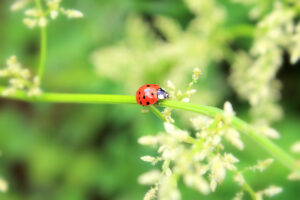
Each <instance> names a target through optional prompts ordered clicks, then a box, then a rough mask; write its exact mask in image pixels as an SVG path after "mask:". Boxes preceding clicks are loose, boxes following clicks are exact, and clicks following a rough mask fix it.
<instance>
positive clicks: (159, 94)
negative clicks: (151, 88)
mask: <svg viewBox="0 0 300 200" xmlns="http://www.w3.org/2000/svg"><path fill="white" fill-rule="evenodd" d="M168 97H169V94H168V92H167V91H166V90H165V89H164V88H159V89H158V91H157V98H158V99H159V100H163V99H167V98H168Z"/></svg>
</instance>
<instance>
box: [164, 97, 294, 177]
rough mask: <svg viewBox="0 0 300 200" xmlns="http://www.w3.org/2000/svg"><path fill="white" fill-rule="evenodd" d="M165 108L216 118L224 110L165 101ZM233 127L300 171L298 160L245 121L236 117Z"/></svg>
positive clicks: (289, 167)
mask: <svg viewBox="0 0 300 200" xmlns="http://www.w3.org/2000/svg"><path fill="white" fill-rule="evenodd" d="M161 105H162V106H164V107H171V108H176V109H181V110H186V111H192V112H196V113H200V114H203V115H206V116H209V117H216V116H218V115H222V114H223V110H221V109H219V108H215V107H211V106H202V105H195V104H191V103H185V102H176V101H164V102H163V103H162V104H161ZM232 125H233V127H234V128H236V129H237V130H239V131H240V132H243V133H245V134H246V135H248V136H249V137H250V138H252V139H253V140H254V141H256V142H257V143H258V144H260V145H261V146H262V147H263V148H264V149H265V150H267V151H268V152H269V153H270V154H271V155H272V156H274V157H275V158H276V159H278V161H280V162H281V163H282V164H283V165H284V166H285V167H287V168H288V169H290V170H292V171H293V170H295V171H300V166H299V165H298V164H297V162H296V160H295V159H294V158H293V157H291V156H290V155H289V154H288V153H287V152H285V151H284V150H283V149H281V148H280V147H279V146H277V145H276V144H275V143H273V142H272V141H271V140H269V139H268V138H266V137H265V136H263V135H261V134H259V133H256V131H255V130H253V128H252V127H251V126H250V125H249V124H247V123H246V122H244V121H243V120H241V119H239V118H238V117H234V118H233V120H232Z"/></svg>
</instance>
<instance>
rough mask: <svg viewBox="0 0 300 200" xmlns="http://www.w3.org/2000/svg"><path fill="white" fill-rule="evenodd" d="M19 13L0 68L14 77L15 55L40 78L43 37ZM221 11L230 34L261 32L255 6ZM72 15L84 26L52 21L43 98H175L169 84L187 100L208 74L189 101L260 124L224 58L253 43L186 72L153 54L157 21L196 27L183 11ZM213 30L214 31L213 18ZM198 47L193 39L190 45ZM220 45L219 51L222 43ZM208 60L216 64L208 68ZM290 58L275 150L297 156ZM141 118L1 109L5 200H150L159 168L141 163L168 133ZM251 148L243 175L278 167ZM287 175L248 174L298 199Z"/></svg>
mask: <svg viewBox="0 0 300 200" xmlns="http://www.w3.org/2000/svg"><path fill="white" fill-rule="evenodd" d="M11 3H12V1H10V0H1V1H0V63H1V66H5V60H6V59H7V58H8V57H9V56H11V55H17V56H18V58H19V60H20V61H21V62H22V63H23V64H24V66H27V67H29V68H30V69H31V70H32V72H35V71H36V66H37V63H38V52H39V30H38V29H33V30H30V29H28V28H27V27H25V26H24V25H23V24H22V18H23V12H22V11H21V12H16V13H12V12H11V11H10V9H9V8H10V4H11ZM218 4H220V5H221V6H222V7H223V8H225V10H226V11H227V21H226V26H228V27H230V26H232V25H234V24H238V23H247V24H254V21H251V20H249V18H248V14H247V11H248V10H247V8H246V7H243V6H240V5H237V4H233V3H232V2H230V1H218ZM63 6H65V7H70V8H76V9H79V10H81V11H82V12H83V13H84V15H85V17H84V18H83V19H79V20H69V19H66V18H65V17H59V18H58V19H57V20H55V21H51V22H50V24H49V26H48V36H49V37H48V42H49V44H48V52H47V64H46V71H45V78H44V82H43V89H44V90H45V91H53V92H74V93H107V94H128V95H134V94H135V90H136V89H137V88H138V87H139V86H140V85H142V84H145V83H148V82H150V83H158V84H160V85H161V86H163V87H166V86H167V80H172V81H173V82H174V84H175V85H176V87H179V88H181V89H184V88H185V87H186V85H187V83H188V80H189V79H190V77H191V73H192V68H193V67H195V65H196V67H202V66H197V65H207V66H206V67H205V70H204V71H205V73H204V74H205V75H203V77H202V78H201V79H200V81H199V83H198V85H197V86H196V89H197V90H198V93H197V95H195V97H193V98H192V99H191V101H192V102H193V103H199V104H200V103H203V104H207V105H214V106H218V107H222V105H223V103H224V102H225V101H226V100H229V101H230V102H232V104H233V106H234V108H235V110H236V111H237V113H238V115H239V116H241V117H243V118H244V119H249V120H250V117H249V114H248V111H249V104H248V103H247V102H246V101H243V100H240V99H239V98H238V96H237V94H236V93H235V92H234V91H233V89H232V88H231V87H230V85H229V83H228V76H229V73H230V64H229V62H228V61H227V60H225V59H223V56H221V54H222V53H224V51H226V49H227V48H230V49H233V50H234V51H238V50H239V49H248V48H249V47H250V45H251V42H252V41H251V37H250V38H249V37H247V36H245V37H243V36H241V37H239V38H236V39H234V40H232V41H231V43H228V44H226V45H227V46H226V45H224V46H225V47H224V48H223V49H219V47H218V46H217V47H218V49H214V48H213V45H212V46H208V47H203V49H202V50H203V52H204V53H203V54H202V57H201V56H200V55H198V54H195V55H194V57H192V58H190V57H189V59H190V60H189V61H190V62H187V63H185V62H183V61H182V60H184V58H182V60H180V59H178V58H177V57H176V56H174V55H176V54H172V53H170V54H172V55H169V53H168V52H169V51H172V50H173V49H176V48H177V49H176V50H175V51H177V50H178V47H181V46H180V45H177V46H176V45H174V46H167V47H164V46H160V45H156V46H153V43H155V42H153V41H155V40H153V39H152V38H151V37H158V38H160V39H161V40H164V39H165V38H164V35H163V34H162V33H161V32H159V31H158V29H157V28H155V23H156V22H155V20H154V18H155V17H156V16H168V17H170V18H172V19H174V20H175V21H177V22H178V24H179V25H180V26H181V27H182V29H183V30H184V29H185V28H186V27H187V26H188V24H189V22H190V21H191V20H192V19H193V18H194V17H195V16H194V14H193V13H192V12H191V11H190V10H189V9H188V8H187V6H186V5H185V4H184V2H182V1H180V0H143V1H141V0H85V1H80V0H64V1H63ZM220 18H221V19H222V15H220ZM210 20H212V22H210ZM204 21H207V22H209V23H214V22H215V21H213V19H209V18H205V17H204ZM216 21H217V20H216ZM148 31H149V32H148ZM150 32H151V33H150ZM245 35H247V34H245ZM189 37H190V38H192V36H188V37H187V38H185V39H187V40H188V39H189ZM145 38H146V39H145ZM210 39H212V41H214V38H210ZM215 40H218V41H217V42H216V43H217V44H219V41H222V40H223V39H222V37H218V38H215ZM191 41H194V40H192V39H191ZM153 49H154V50H153ZM179 49H180V48H179ZM187 49H189V50H190V51H191V52H194V50H193V49H190V48H187ZM189 53H190V52H187V54H189ZM224 54H226V52H225V53H224ZM208 57H209V59H210V60H212V61H213V62H208V61H206V60H204V61H203V59H204V58H205V59H208ZM132 58H136V59H135V60H132ZM288 58H289V55H288V54H286V55H283V59H284V64H283V66H282V68H281V69H280V71H279V73H278V74H277V77H278V78H279V80H281V81H282V83H283V88H282V97H281V101H280V104H281V106H282V108H283V110H284V117H283V118H282V119H281V120H280V121H277V122H275V123H274V124H273V125H274V127H275V128H276V129H277V130H278V131H279V132H280V133H281V138H280V140H278V141H276V143H277V144H279V145H280V146H281V147H282V148H284V149H286V150H287V151H289V148H290V145H291V144H292V143H293V142H294V141H296V140H297V139H298V140H299V130H300V89H299V85H300V78H299V77H300V76H299V75H300V68H299V62H298V63H296V66H291V64H290V63H289V61H288ZM110 62H113V63H112V64H111V65H110ZM297 65H298V66H297ZM140 111H141V107H140V106H135V105H78V104H76V105H71V104H29V103H24V102H19V101H13V100H7V99H3V98H1V99H0V149H1V152H2V156H1V157H0V174H1V176H2V177H3V178H4V179H5V180H6V181H7V182H8V184H9V190H8V191H7V192H6V193H1V194H0V199H5V200H23V199H28V200H40V199H43V200H48V199H49V200H53V199H55V200H81V199H82V200H108V199H118V200H135V199H142V198H143V195H144V194H145V192H146V191H147V189H148V187H145V186H141V185H139V184H138V182H137V179H138V176H139V175H140V174H142V173H144V172H146V171H147V170H149V169H151V168H152V167H153V166H151V165H149V164H147V163H144V162H142V161H141V160H140V157H141V156H143V155H145V154H154V153H155V152H154V151H152V150H151V149H148V148H146V147H144V146H140V145H139V144H138V143H137V139H138V137H140V136H142V135H146V134H157V133H158V132H159V131H163V124H162V123H161V122H160V121H159V120H158V119H157V118H155V116H153V115H152V114H151V113H149V114H146V115H145V114H141V112H140ZM179 114H181V115H179ZM191 116H192V115H191V114H190V113H182V112H179V111H178V112H176V114H175V119H176V120H177V123H178V124H179V125H180V126H181V128H182V129H190V125H189V123H188V121H189V120H188V119H189V117H191ZM244 141H245V143H246V149H245V150H244V151H243V152H238V151H236V150H234V149H231V148H230V147H229V149H228V151H232V152H234V153H235V155H236V156H237V157H238V158H239V159H240V160H241V163H240V166H246V165H251V164H254V163H256V161H257V160H259V159H261V160H262V159H265V158H268V156H269V155H268V154H266V153H265V152H264V151H263V150H262V149H261V148H260V147H258V146H257V144H256V143H254V142H252V141H248V140H244ZM298 158H299V157H298ZM287 174H288V171H287V170H286V169H285V168H283V167H282V166H281V165H280V163H278V162H277V161H276V162H275V163H274V165H272V167H270V168H269V169H268V170H267V171H266V172H264V173H262V174H261V173H259V172H258V173H255V174H254V173H253V174H252V173H249V174H246V177H247V178H248V179H249V183H250V184H251V185H252V186H253V188H254V189H257V190H259V189H263V188H265V187H266V186H268V185H270V184H274V185H280V186H282V187H283V189H284V190H283V193H281V194H280V195H278V196H276V197H275V198H273V199H297V198H299V194H300V193H299V188H300V184H299V183H297V182H290V181H287V179H286V176H287ZM180 190H181V192H182V199H215V200H216V199H231V198H232V197H233V196H234V193H235V192H236V191H237V190H238V186H236V184H235V183H233V182H232V181H231V174H227V178H226V181H225V183H224V184H222V185H221V186H220V187H219V188H218V189H217V191H216V192H215V193H213V194H211V195H208V196H203V195H202V194H200V193H198V192H197V191H195V190H193V189H189V188H186V187H185V186H184V185H183V184H182V183H180ZM246 198H247V197H246Z"/></svg>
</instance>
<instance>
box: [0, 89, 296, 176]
mask: <svg viewBox="0 0 300 200" xmlns="http://www.w3.org/2000/svg"><path fill="white" fill-rule="evenodd" d="M4 89H5V88H4V87H0V94H1V93H2V91H3V90H4ZM6 98H8V99H15V100H22V101H27V102H47V103H81V104H136V100H135V97H134V96H127V95H105V94H68V93H43V94H42V95H40V96H36V97H29V96H28V95H27V93H26V92H25V91H16V92H15V93H14V95H12V96H8V97H6ZM159 106H162V107H169V108H175V109H180V110H185V111H191V112H196V113H199V114H202V115H206V116H209V117H212V118H214V117H216V116H220V115H223V113H224V111H223V110H221V109H219V108H215V107H211V106H203V105H196V104H192V103H185V102H179V101H171V100H165V101H163V102H161V104H160V105H159ZM149 109H150V110H151V111H152V112H154V113H155V115H157V116H158V117H159V118H160V119H162V120H163V121H164V120H165V119H164V116H163V115H162V114H161V113H160V111H159V110H157V108H155V107H154V106H150V107H149ZM232 126H233V127H234V128H236V129H237V130H239V131H240V132H242V133H245V134H246V135H247V136H249V137H250V138H252V139H253V140H254V141H256V142H257V143H258V144H260V145H261V146H262V147H263V148H264V149H265V150H267V152H269V153H270V154H271V155H272V156H273V157H275V158H276V159H277V160H278V161H280V162H281V164H283V166H285V167H286V168H288V169H290V170H291V171H299V172H300V166H299V165H297V162H296V160H295V159H294V158H293V157H292V156H290V155H289V154H288V153H287V152H285V151H284V150H283V149H282V148H280V147H279V146H277V145H276V144H275V143H273V142H272V141H271V140H269V139H268V138H266V137H265V136H263V135H261V134H259V133H257V132H256V131H255V130H253V128H252V127H251V126H250V125H249V124H247V123H246V122H244V121H243V120H241V119H240V118H238V117H234V118H233V120H232Z"/></svg>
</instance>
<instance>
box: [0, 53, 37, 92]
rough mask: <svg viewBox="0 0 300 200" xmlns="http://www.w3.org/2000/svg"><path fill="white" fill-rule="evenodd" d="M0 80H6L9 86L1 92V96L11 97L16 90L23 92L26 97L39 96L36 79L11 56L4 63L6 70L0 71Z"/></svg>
mask: <svg viewBox="0 0 300 200" xmlns="http://www.w3.org/2000/svg"><path fill="white" fill-rule="evenodd" d="M0 78H6V79H8V82H9V86H8V87H7V88H6V89H5V90H3V91H2V94H1V95H2V96H9V95H13V94H14V93H15V92H16V91H17V90H24V91H26V92H27V95H28V96H39V95H41V93H42V91H41V89H40V88H39V85H40V83H39V79H38V77H33V78H32V76H31V74H30V71H29V70H28V69H27V68H23V67H22V65H21V64H20V63H19V61H18V60H17V57H16V56H11V57H10V58H9V59H7V61H6V68H4V69H1V70H0Z"/></svg>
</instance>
